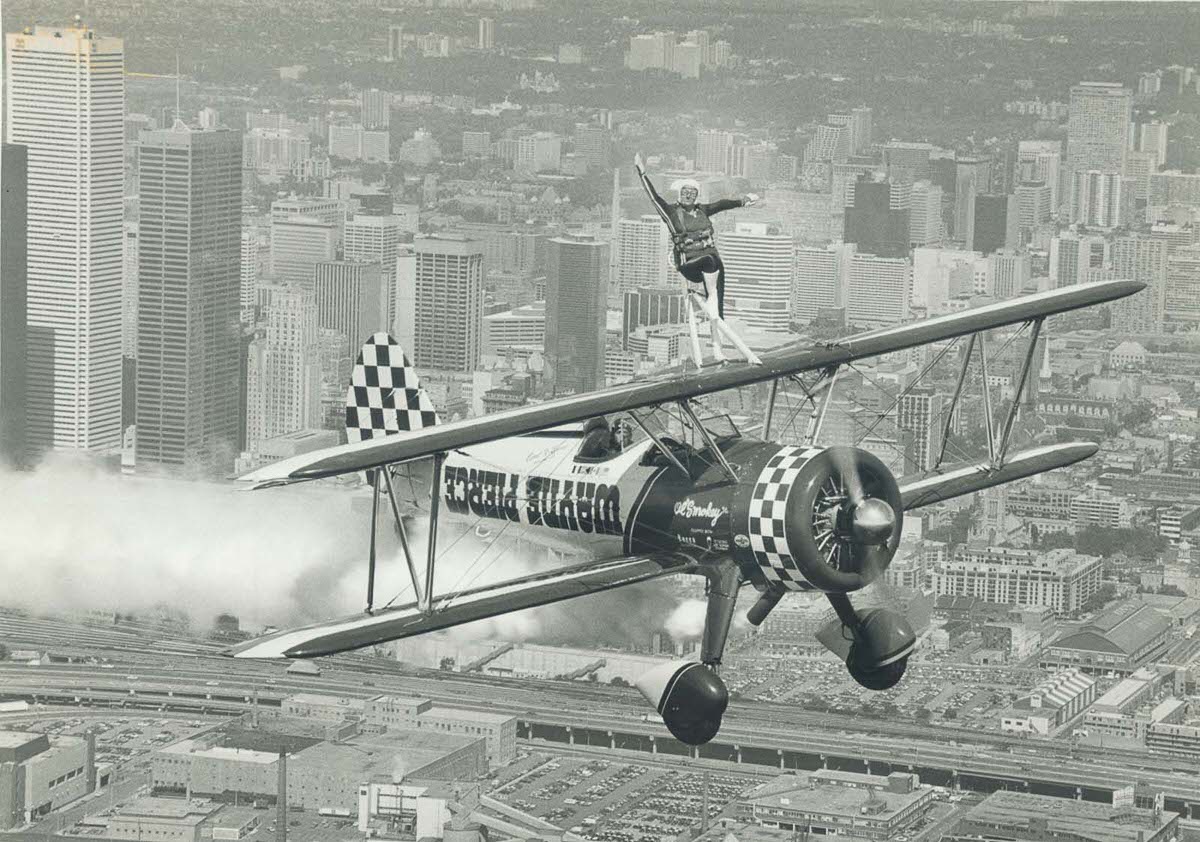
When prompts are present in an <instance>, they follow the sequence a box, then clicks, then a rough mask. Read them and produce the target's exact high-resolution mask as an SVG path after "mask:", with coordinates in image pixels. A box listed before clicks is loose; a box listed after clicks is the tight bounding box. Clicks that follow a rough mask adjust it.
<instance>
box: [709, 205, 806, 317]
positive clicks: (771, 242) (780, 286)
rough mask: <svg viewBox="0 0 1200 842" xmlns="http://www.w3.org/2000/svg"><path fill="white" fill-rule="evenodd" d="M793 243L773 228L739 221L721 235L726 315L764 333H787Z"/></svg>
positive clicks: (790, 307)
mask: <svg viewBox="0 0 1200 842" xmlns="http://www.w3.org/2000/svg"><path fill="white" fill-rule="evenodd" d="M794 251H795V242H794V241H793V240H792V238H791V237H789V236H788V235H786V234H784V233H782V232H781V231H780V230H779V228H778V227H776V226H768V225H765V224H762V223H754V222H739V223H738V224H737V227H736V228H735V229H734V231H732V232H731V233H727V234H722V235H721V260H722V261H723V262H724V264H725V315H726V317H727V318H731V319H738V320H739V321H741V322H742V323H743V324H746V325H747V326H749V327H752V328H755V329H757V330H760V331H763V332H765V333H777V334H786V333H788V325H789V324H790V323H791V318H792V314H791V309H792V273H793V271H794V265H795V262H794V254H793V252H794Z"/></svg>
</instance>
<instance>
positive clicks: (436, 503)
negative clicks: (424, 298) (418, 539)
mask: <svg viewBox="0 0 1200 842" xmlns="http://www.w3.org/2000/svg"><path fill="white" fill-rule="evenodd" d="M445 464H446V454H445V452H444V451H438V452H437V453H435V454H433V470H432V471H431V473H432V483H431V484H430V486H429V546H428V547H427V548H426V550H425V611H426V612H427V613H428V612H430V611H432V610H433V568H434V563H435V562H436V560H437V534H438V510H439V509H440V508H441V499H442V495H441V487H442V469H443V468H444V467H445Z"/></svg>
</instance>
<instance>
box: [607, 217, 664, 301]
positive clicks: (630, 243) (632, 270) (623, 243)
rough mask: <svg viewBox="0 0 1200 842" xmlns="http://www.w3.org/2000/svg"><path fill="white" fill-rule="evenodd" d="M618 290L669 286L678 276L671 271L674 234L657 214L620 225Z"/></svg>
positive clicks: (619, 223) (624, 220) (618, 224)
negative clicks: (671, 233)
mask: <svg viewBox="0 0 1200 842" xmlns="http://www.w3.org/2000/svg"><path fill="white" fill-rule="evenodd" d="M616 251H617V267H616V269H617V271H616V275H615V280H616V283H617V291H618V292H620V293H629V292H632V291H634V290H636V289H640V288H642V287H665V286H667V285H668V284H669V283H670V278H671V276H672V275H673V274H674V270H673V269H672V268H671V235H670V234H669V233H668V232H667V226H665V225H663V223H662V220H661V219H659V218H658V216H657V215H656V214H646V215H644V216H642V218H641V219H622V220H620V221H619V222H618V223H617V248H616Z"/></svg>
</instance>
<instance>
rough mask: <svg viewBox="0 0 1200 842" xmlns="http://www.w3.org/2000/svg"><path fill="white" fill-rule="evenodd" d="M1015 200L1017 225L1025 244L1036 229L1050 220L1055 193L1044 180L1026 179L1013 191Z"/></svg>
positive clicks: (1022, 241) (1022, 242)
mask: <svg viewBox="0 0 1200 842" xmlns="http://www.w3.org/2000/svg"><path fill="white" fill-rule="evenodd" d="M1013 200H1014V201H1015V202H1016V204H1017V209H1016V212H1017V226H1018V229H1019V231H1020V236H1021V244H1022V245H1024V244H1025V243H1028V242H1029V241H1030V239H1031V237H1032V233H1033V232H1034V231H1036V230H1037V229H1038V228H1041V227H1042V226H1044V225H1046V223H1048V222H1049V221H1050V217H1051V214H1052V213H1053V212H1054V205H1053V194H1052V193H1051V191H1050V185H1048V184H1046V182H1044V181H1024V182H1021V183H1020V184H1018V185H1017V187H1016V189H1015V190H1014V191H1013Z"/></svg>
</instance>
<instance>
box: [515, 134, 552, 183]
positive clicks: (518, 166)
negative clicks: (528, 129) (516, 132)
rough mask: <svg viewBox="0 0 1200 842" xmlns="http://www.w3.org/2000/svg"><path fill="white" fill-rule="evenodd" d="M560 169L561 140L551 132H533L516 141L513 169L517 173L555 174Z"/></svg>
mask: <svg viewBox="0 0 1200 842" xmlns="http://www.w3.org/2000/svg"><path fill="white" fill-rule="evenodd" d="M561 167H562V138H561V137H559V136H558V135H556V134H554V133H553V132H534V133H533V134H527V135H524V136H522V137H520V138H518V139H517V157H516V160H515V161H514V162H513V169H515V170H517V171H519V172H526V173H538V172H551V171H553V172H557V171H558V170H559V169H560V168H561Z"/></svg>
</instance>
